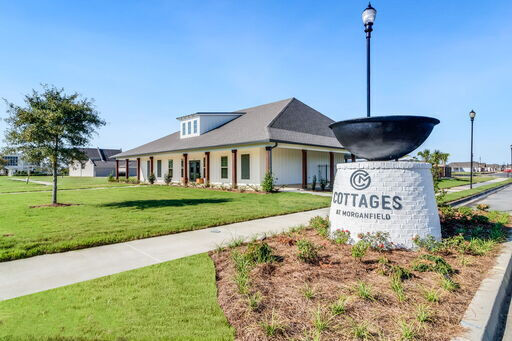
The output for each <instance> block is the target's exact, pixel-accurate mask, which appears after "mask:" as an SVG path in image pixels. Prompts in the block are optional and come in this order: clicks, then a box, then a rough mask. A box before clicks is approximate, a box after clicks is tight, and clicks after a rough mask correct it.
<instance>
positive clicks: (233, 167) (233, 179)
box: [231, 149, 238, 188]
mask: <svg viewBox="0 0 512 341" xmlns="http://www.w3.org/2000/svg"><path fill="white" fill-rule="evenodd" d="M236 152H237V150H236V149H233V150H232V151H231V155H232V158H231V183H232V186H233V188H236V178H237V177H238V176H237V174H236V164H237V158H236Z"/></svg>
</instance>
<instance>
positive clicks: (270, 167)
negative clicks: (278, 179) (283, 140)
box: [265, 142, 279, 174]
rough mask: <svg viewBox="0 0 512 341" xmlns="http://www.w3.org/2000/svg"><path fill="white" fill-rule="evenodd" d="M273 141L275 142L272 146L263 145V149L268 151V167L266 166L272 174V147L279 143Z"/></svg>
mask: <svg viewBox="0 0 512 341" xmlns="http://www.w3.org/2000/svg"><path fill="white" fill-rule="evenodd" d="M274 143H275V145H274V146H272V147H270V146H269V147H265V149H266V150H267V151H270V154H269V167H268V168H269V169H268V170H269V172H270V174H272V149H274V148H275V147H277V145H278V144H279V143H277V142H274Z"/></svg>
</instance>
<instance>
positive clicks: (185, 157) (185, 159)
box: [183, 153, 188, 185]
mask: <svg viewBox="0 0 512 341" xmlns="http://www.w3.org/2000/svg"><path fill="white" fill-rule="evenodd" d="M183 183H184V184H185V185H186V184H188V154H187V153H183Z"/></svg>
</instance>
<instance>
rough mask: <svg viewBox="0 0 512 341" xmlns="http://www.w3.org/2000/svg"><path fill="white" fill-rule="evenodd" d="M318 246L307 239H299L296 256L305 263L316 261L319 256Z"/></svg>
mask: <svg viewBox="0 0 512 341" xmlns="http://www.w3.org/2000/svg"><path fill="white" fill-rule="evenodd" d="M320 248H321V247H320V246H317V245H315V244H313V243H312V242H310V241H309V240H306V239H301V240H299V241H298V242H297V249H298V250H299V252H298V253H297V257H298V258H299V259H300V260H301V261H303V262H305V263H310V264H313V263H316V262H318V260H319V258H320V257H319V255H318V250H320Z"/></svg>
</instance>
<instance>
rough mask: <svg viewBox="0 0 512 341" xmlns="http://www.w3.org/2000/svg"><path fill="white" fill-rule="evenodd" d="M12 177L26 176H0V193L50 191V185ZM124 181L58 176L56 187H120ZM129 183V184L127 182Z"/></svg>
mask: <svg viewBox="0 0 512 341" xmlns="http://www.w3.org/2000/svg"><path fill="white" fill-rule="evenodd" d="M13 179H23V180H25V179H26V177H20V176H15V177H7V176H0V193H12V192H38V191H51V190H52V186H51V185H50V186H47V185H42V184H36V183H30V182H29V183H28V184H26V182H24V181H16V180H13ZM30 180H35V181H45V182H49V183H51V182H52V181H53V178H52V177H51V176H31V177H30ZM126 185H127V184H125V183H122V182H121V183H119V182H108V181H107V178H99V177H98V178H93V177H80V176H76V177H73V176H59V177H58V178H57V188H58V189H86V188H98V187H120V186H126ZM128 185H129V184H128Z"/></svg>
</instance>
